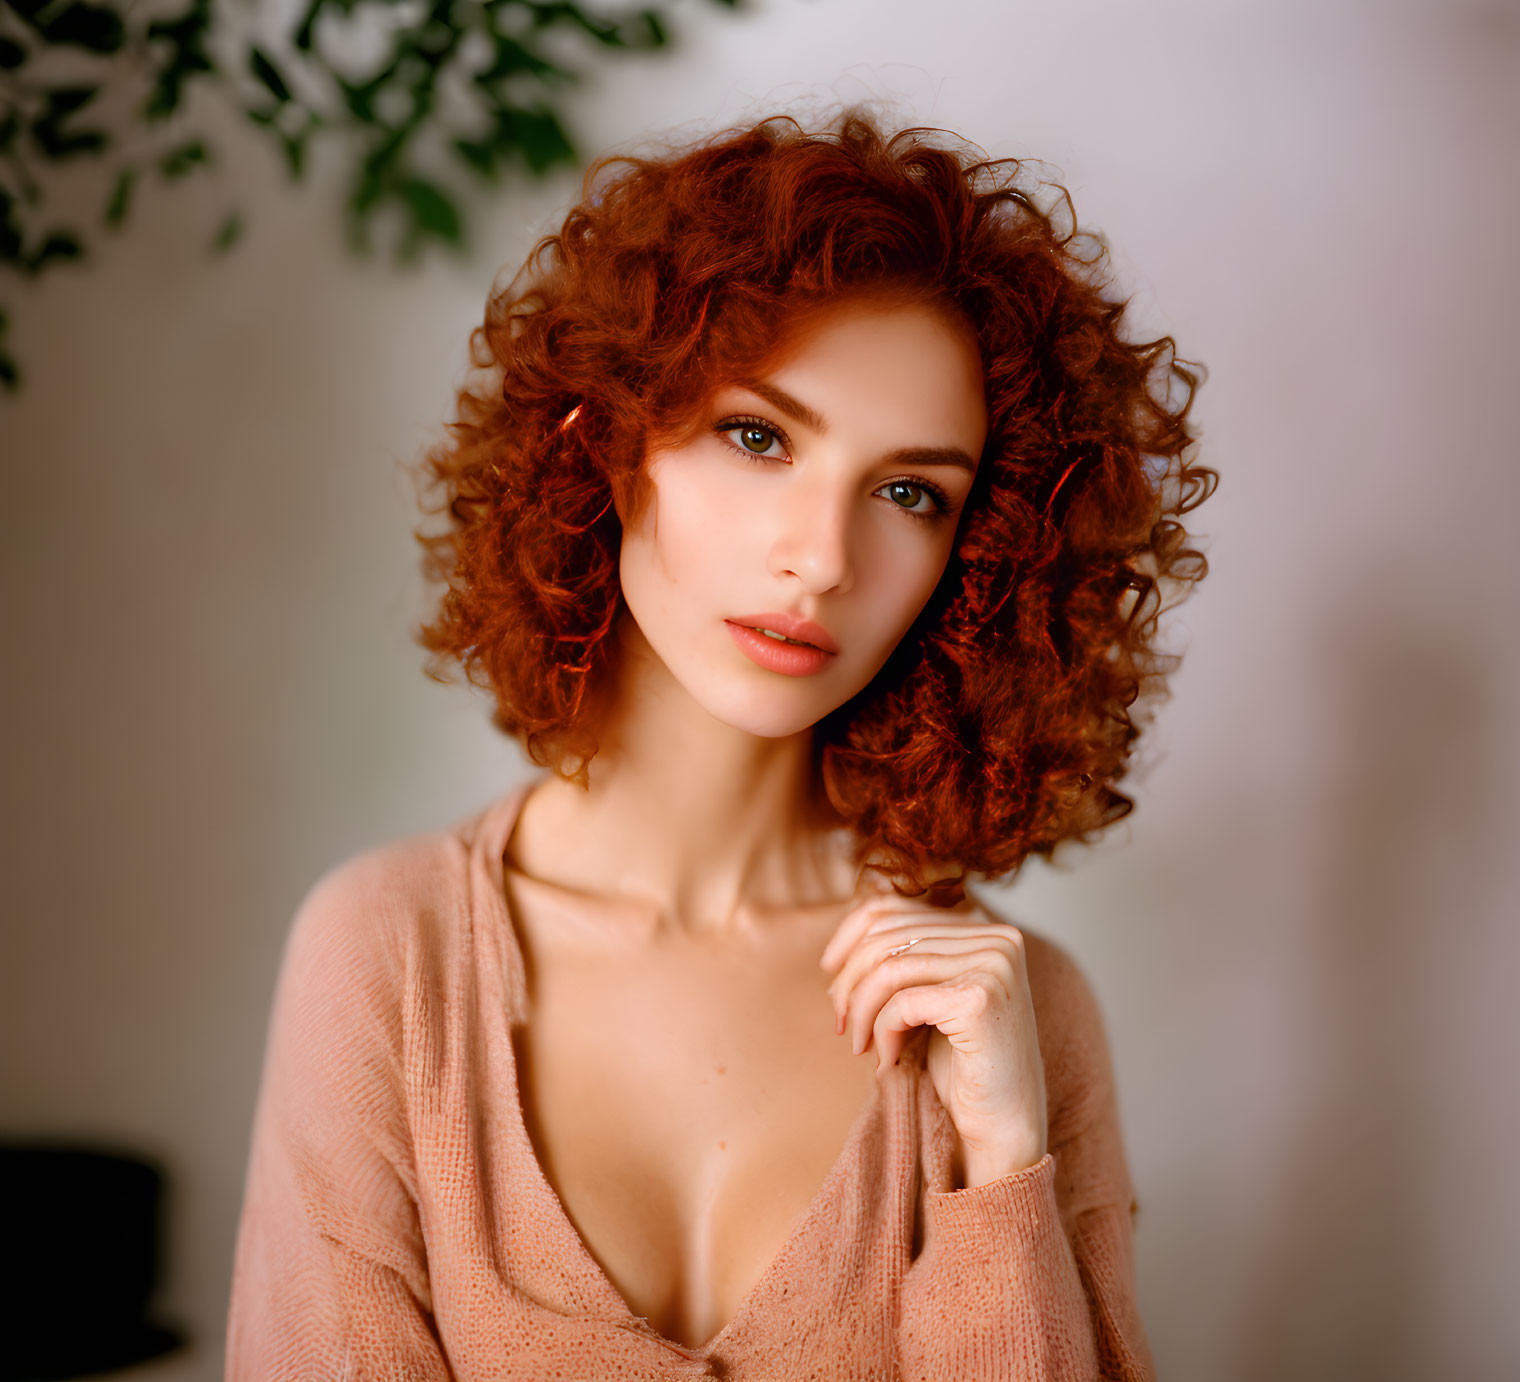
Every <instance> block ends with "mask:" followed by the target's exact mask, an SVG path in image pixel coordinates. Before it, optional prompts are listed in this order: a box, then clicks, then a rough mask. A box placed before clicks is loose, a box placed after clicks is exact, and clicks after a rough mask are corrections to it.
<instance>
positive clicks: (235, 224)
mask: <svg viewBox="0 0 1520 1382" xmlns="http://www.w3.org/2000/svg"><path fill="white" fill-rule="evenodd" d="M242 238H243V216H242V213H241V212H239V211H229V212H228V213H227V218H226V219H225V220H224V221H223V222H222V223H221V225H220V226H218V227H217V231H216V234H215V235H214V236H212V237H211V252H212V253H213V254H226V253H227V251H228V250H230V249H231V248H232V247H233V245H235V244H237V242H238V241H239V240H241V239H242Z"/></svg>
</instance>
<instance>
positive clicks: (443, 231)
mask: <svg viewBox="0 0 1520 1382" xmlns="http://www.w3.org/2000/svg"><path fill="white" fill-rule="evenodd" d="M396 190H397V192H398V193H400V195H401V199H402V200H403V201H404V202H405V203H406V204H407V206H408V207H409V208H410V210H411V213H412V218H413V221H414V223H415V224H416V225H417V226H418V227H420V228H421V229H423V230H426V231H428V232H429V233H430V234H432V235H436V236H437V237H438V238H439V239H440V240H446V241H448V242H449V243H450V244H453V245H458V244H461V243H462V242H463V240H464V227H463V226H462V225H461V224H460V221H459V212H458V211H457V210H456V209H455V206H454V203H453V202H452V201H450V200H449V198H448V196H447V195H446V194H445V193H444V192H443V191H442V189H440V188H439V187H437V186H435V185H434V184H433V183H431V182H426V181H424V180H423V179H422V178H407V179H406V180H405V181H403V182H401V183H400V184H399V185H398V186H397V188H396Z"/></svg>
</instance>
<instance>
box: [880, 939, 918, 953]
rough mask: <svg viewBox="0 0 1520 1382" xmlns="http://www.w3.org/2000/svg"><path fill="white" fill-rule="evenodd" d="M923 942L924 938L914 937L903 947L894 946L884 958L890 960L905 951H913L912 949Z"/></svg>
mask: <svg viewBox="0 0 1520 1382" xmlns="http://www.w3.org/2000/svg"><path fill="white" fill-rule="evenodd" d="M921 940H923V937H922V936H914V937H913V939H912V940H910V941H904V942H903V943H902V944H901V945H894V946H893V947H892V948H891V949H890V950H889V951H887V954H886V956H884V957H883V958H890V957H891V956H893V955H901V954H902V953H903V951H904V950H910V949H912V947H913V946H915V945H917V944H918V943H919V941H921Z"/></svg>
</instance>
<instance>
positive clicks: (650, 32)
mask: <svg viewBox="0 0 1520 1382" xmlns="http://www.w3.org/2000/svg"><path fill="white" fill-rule="evenodd" d="M628 22H629V24H630V25H632V26H633V28H634V30H635V34H636V36H635V38H634V40H633V46H634V47H635V48H639V49H649V48H663V47H664V46H665V45H666V44H667V43H668V42H670V34H669V33H668V32H667V31H666V29H665V22H664V20H662V19H661V18H660V16H659V15H658V14H657V13H656V12H655V11H654V10H640V11H639V12H638V13H637V14H636V15H634V16H633V18H632V19H630V20H629V21H628Z"/></svg>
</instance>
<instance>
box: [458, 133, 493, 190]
mask: <svg viewBox="0 0 1520 1382" xmlns="http://www.w3.org/2000/svg"><path fill="white" fill-rule="evenodd" d="M453 145H454V149H455V151H456V152H457V153H458V154H459V156H460V158H462V159H463V160H464V161H465V162H466V163H468V164H469V165H470V167H472V168H473V169H474V170H475V171H476V172H477V173H479V174H480V176H481V177H483V178H485V180H486V181H487V182H495V181H496V179H497V176H498V173H497V168H496V151H495V149H494V148H493V147H492V146H491V145H489V144H481V143H477V142H476V141H475V140H473V139H455V140H454V141H453Z"/></svg>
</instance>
